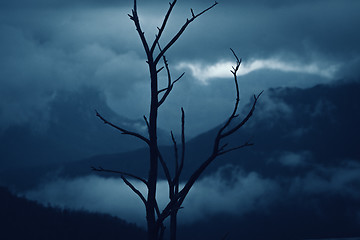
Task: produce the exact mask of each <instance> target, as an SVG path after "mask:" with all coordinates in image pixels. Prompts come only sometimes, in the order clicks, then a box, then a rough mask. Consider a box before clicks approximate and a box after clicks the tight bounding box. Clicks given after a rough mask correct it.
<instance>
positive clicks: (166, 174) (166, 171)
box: [158, 148, 174, 199]
mask: <svg viewBox="0 0 360 240" xmlns="http://www.w3.org/2000/svg"><path fill="white" fill-rule="evenodd" d="M158 155H159V160H160V164H161V166H162V168H163V171H164V173H165V177H166V179H167V181H168V185H169V198H170V199H171V197H172V195H173V193H174V190H173V189H174V186H173V183H172V180H171V176H170V171H169V168H168V166H167V165H166V162H165V160H164V158H163V157H162V155H161V152H160V150H159V148H158Z"/></svg>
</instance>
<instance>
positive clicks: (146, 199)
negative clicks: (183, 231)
mask: <svg viewBox="0 0 360 240" xmlns="http://www.w3.org/2000/svg"><path fill="white" fill-rule="evenodd" d="M176 2H177V1H176V0H173V1H172V2H170V3H169V4H170V6H169V9H168V11H167V12H166V14H165V17H164V20H163V22H162V25H161V26H160V27H158V28H157V29H158V32H157V34H156V36H155V39H154V41H153V42H152V44H150V45H149V42H148V40H147V39H146V37H145V34H144V32H143V31H142V28H141V24H140V20H139V16H138V12H137V4H136V0H134V8H133V9H132V13H131V14H129V15H128V16H129V17H130V19H131V20H132V21H133V23H134V24H135V27H136V31H137V33H138V35H139V37H140V40H141V43H142V45H143V48H144V51H145V54H146V57H147V61H146V62H147V64H148V67H149V73H150V88H151V89H150V90H151V102H150V113H149V117H147V116H144V121H145V123H146V125H147V128H148V136H143V135H141V134H139V133H136V132H134V131H129V130H127V129H125V128H122V127H121V126H118V125H115V124H114V123H112V122H110V121H108V120H107V119H105V118H104V117H103V116H102V115H100V113H98V112H96V115H97V117H99V118H100V119H101V120H102V121H103V122H104V123H105V124H108V125H110V126H111V127H113V128H115V129H117V130H119V131H120V132H121V133H122V134H125V135H131V136H133V137H136V138H138V139H140V140H141V141H144V142H145V143H146V144H147V146H148V148H149V150H150V151H149V152H150V155H149V172H148V176H147V178H146V179H145V178H142V177H139V176H135V175H134V174H131V173H126V172H122V171H115V170H109V169H103V168H101V167H99V168H95V167H93V170H95V171H101V172H113V173H119V174H120V175H121V178H122V180H123V181H124V183H125V184H126V185H127V186H128V187H129V188H130V189H131V190H132V191H133V192H134V193H135V194H137V195H138V197H139V198H140V199H141V201H142V202H143V203H144V205H145V209H146V222H147V233H148V240H161V239H163V236H164V230H165V225H164V221H165V220H166V219H168V218H170V239H171V240H175V239H176V228H177V214H178V211H179V209H181V206H182V204H183V202H184V200H185V198H186V197H187V195H188V193H189V191H190V189H191V188H192V186H193V185H194V183H195V182H196V181H197V180H198V179H199V177H200V176H201V174H202V173H203V172H204V171H205V169H206V168H207V167H208V166H209V165H210V164H211V163H212V162H213V161H214V160H215V159H216V158H217V157H218V156H220V155H223V154H226V153H228V152H231V151H234V150H237V149H241V148H244V147H247V146H251V145H252V143H250V142H245V143H243V144H241V145H239V146H236V147H232V148H229V147H228V144H227V143H223V141H224V140H225V139H226V137H228V136H230V135H232V134H234V133H235V132H236V131H237V130H239V129H240V128H241V127H242V126H244V124H245V123H246V122H247V121H248V120H249V119H250V117H251V116H252V114H253V112H254V110H255V106H256V103H257V101H258V99H259V97H260V95H261V93H260V94H259V95H257V96H254V101H253V103H252V107H251V109H250V110H249V112H248V113H247V115H246V116H245V117H244V118H243V119H242V120H241V119H239V115H238V113H237V112H238V107H239V99H240V98H239V94H240V93H239V85H238V80H237V72H238V70H239V67H240V64H241V59H239V58H238V57H237V55H236V54H235V52H234V51H233V50H232V49H231V51H232V53H233V55H234V57H235V59H236V65H235V66H234V67H233V69H232V70H231V72H232V74H233V77H234V83H235V89H236V100H235V104H234V109H233V111H232V113H231V114H230V116H229V117H228V119H227V120H226V121H225V123H224V125H223V126H222V127H221V128H220V129H219V131H218V132H217V135H216V137H215V139H214V145H213V149H212V151H211V153H210V155H209V156H208V158H206V160H205V161H204V162H203V163H202V164H201V165H200V166H199V167H198V168H197V169H196V170H195V171H194V172H193V174H192V175H191V176H190V178H189V179H188V180H187V181H186V183H185V185H184V186H183V187H182V188H181V187H180V181H179V179H180V175H181V173H182V170H183V166H184V162H185V112H184V109H181V113H182V117H181V148H180V149H179V148H178V144H177V142H176V139H175V137H174V135H173V133H172V132H171V137H172V142H173V146H174V153H175V154H174V161H175V171H174V173H173V174H171V173H170V170H169V168H168V165H167V161H166V160H165V159H164V158H163V156H162V154H161V152H160V150H159V146H158V141H157V129H158V126H157V119H158V109H159V108H160V107H161V105H162V104H163V103H164V102H165V100H166V99H167V97H168V96H169V94H170V93H171V91H172V89H173V87H174V84H175V83H176V82H178V81H179V80H180V79H181V78H182V77H183V76H184V73H183V74H181V75H180V76H179V77H178V78H176V79H173V78H172V75H171V72H170V68H169V64H168V61H167V58H166V56H165V53H166V52H167V51H168V50H169V48H170V47H171V46H173V44H174V43H175V42H176V41H177V40H178V39H179V38H180V36H181V35H182V34H183V33H184V31H185V30H186V28H187V27H188V26H189V25H190V23H192V22H193V21H194V20H195V19H196V18H198V17H199V16H201V15H203V14H204V13H206V12H207V11H209V10H210V9H212V8H213V7H215V6H216V5H217V4H218V3H217V2H215V3H213V4H212V5H211V6H210V7H208V8H206V9H205V10H203V11H201V12H199V13H195V11H194V10H193V9H190V12H191V17H190V18H188V19H186V21H185V24H184V25H183V26H182V27H181V28H180V29H179V30H178V32H177V33H176V34H175V35H174V36H173V37H172V38H171V39H170V41H169V42H167V43H166V44H165V45H164V47H163V48H161V46H160V42H159V41H160V39H161V37H162V35H163V32H164V30H165V26H166V25H167V22H168V20H169V17H170V15H171V13H172V11H173V8H174V6H175V4H176ZM161 61H162V63H163V66H162V67H160V68H158V65H159V63H160V62H161ZM164 69H165V71H166V74H167V87H166V88H164V89H159V87H158V74H159V73H160V71H162V70H164ZM158 165H160V166H161V168H162V170H163V171H164V174H165V176H166V180H167V182H168V186H169V202H168V203H167V205H166V206H165V208H164V209H159V206H158V203H157V199H156V184H157V181H158ZM129 177H130V178H134V179H136V180H139V181H141V182H143V183H144V184H145V185H146V187H147V195H143V194H142V193H141V192H140V191H139V190H138V189H136V187H135V186H134V185H133V184H132V183H131V182H130V181H129V180H128V178H129Z"/></svg>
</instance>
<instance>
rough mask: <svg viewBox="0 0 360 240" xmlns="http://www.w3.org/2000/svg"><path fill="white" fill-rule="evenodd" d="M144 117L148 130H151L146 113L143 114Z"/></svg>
mask: <svg viewBox="0 0 360 240" xmlns="http://www.w3.org/2000/svg"><path fill="white" fill-rule="evenodd" d="M143 118H144V121H145V123H146V126H147V129H148V132H149V130H150V124H149V121H148V119H147V117H146V116H145V115H144V116H143Z"/></svg>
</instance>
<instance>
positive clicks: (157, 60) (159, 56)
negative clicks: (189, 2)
mask: <svg viewBox="0 0 360 240" xmlns="http://www.w3.org/2000/svg"><path fill="white" fill-rule="evenodd" d="M217 4H218V3H217V2H216V1H215V3H214V4H213V5H211V6H210V7H208V8H207V9H205V10H203V11H202V12H200V13H198V14H194V13H193V11H191V12H192V14H191V15H192V17H191V18H190V19H186V22H185V24H184V25H183V26H182V27H181V28H180V30H179V31H178V32H177V33H176V34H175V36H174V37H173V38H172V39H171V40H170V41H169V42H168V44H166V46H165V47H164V49H162V50H161V51H160V53H159V54H158V55H157V57H156V58H155V60H154V63H155V64H157V63H158V62H159V61H160V59H161V57H162V56H163V55H164V54H165V52H166V51H167V50H168V49H169V48H170V47H171V46H172V45H173V44H174V43H175V42H176V41H177V40H178V39H179V37H180V36H181V35H182V34H183V32H184V31H185V30H186V28H187V27H188V26H189V24H190V23H191V22H193V21H194V20H195V19H196V18H198V17H199V16H201V15H202V14H204V13H205V12H207V11H209V10H210V9H212V8H213V7H215V6H216V5H217ZM157 41H159V40H157Z"/></svg>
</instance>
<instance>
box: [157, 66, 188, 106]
mask: <svg viewBox="0 0 360 240" xmlns="http://www.w3.org/2000/svg"><path fill="white" fill-rule="evenodd" d="M184 75H185V73H184V72H183V73H182V74H181V75H180V76H179V77H178V78H177V79H176V80H175V81H173V82H172V83H171V84H170V86H169V87H167V88H165V89H161V90H160V91H159V92H158V93H161V92H163V91H166V92H165V93H164V95H163V96H162V98H161V99H160V101H159V106H160V105H161V104H163V103H164V101H165V100H166V98H167V97H168V96H169V94H170V92H171V90H172V89H173V87H174V84H175V83H176V82H177V81H179V80H180V79H181V78H182V77H183V76H184Z"/></svg>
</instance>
